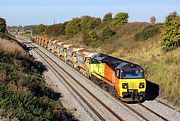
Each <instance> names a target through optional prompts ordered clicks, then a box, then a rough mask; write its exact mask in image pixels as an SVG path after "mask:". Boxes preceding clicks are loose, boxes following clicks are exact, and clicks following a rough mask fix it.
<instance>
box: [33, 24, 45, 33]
mask: <svg viewBox="0 0 180 121" xmlns="http://www.w3.org/2000/svg"><path fill="white" fill-rule="evenodd" d="M45 30H46V26H45V25H44V24H39V25H36V27H35V28H34V29H33V33H34V34H42V33H43V32H44V31H45Z"/></svg>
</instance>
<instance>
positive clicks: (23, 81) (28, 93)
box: [0, 46, 66, 121]
mask: <svg viewBox="0 0 180 121" xmlns="http://www.w3.org/2000/svg"><path fill="white" fill-rule="evenodd" d="M45 70H46V69H45V67H44V66H43V65H42V63H40V62H37V61H34V60H33V58H26V59H24V58H21V57H19V56H18V54H15V53H8V52H4V51H3V49H2V48H1V46H0V110H3V111H4V112H3V114H1V116H5V117H6V116H10V117H11V118H13V117H17V118H18V119H19V120H20V121H24V120H27V121H31V120H38V121H41V120H63V119H64V114H65V113H66V112H65V111H64V109H63V107H62V106H61V104H60V103H59V102H56V101H55V100H56V99H57V96H55V95H54V94H57V93H55V92H54V91H53V90H52V89H51V88H48V87H47V86H46V84H45V81H44V80H43V79H42V78H41V74H42V72H43V71H45ZM9 112H10V114H9Z"/></svg>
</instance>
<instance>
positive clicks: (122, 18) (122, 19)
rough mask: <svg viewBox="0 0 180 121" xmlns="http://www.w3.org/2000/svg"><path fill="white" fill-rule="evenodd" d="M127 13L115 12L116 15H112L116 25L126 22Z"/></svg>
mask: <svg viewBox="0 0 180 121" xmlns="http://www.w3.org/2000/svg"><path fill="white" fill-rule="evenodd" d="M128 18H129V16H128V13H117V14H116V16H115V17H114V22H115V23H116V24H117V25H123V24H125V23H127V22H128Z"/></svg>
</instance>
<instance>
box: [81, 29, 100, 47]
mask: <svg viewBox="0 0 180 121" xmlns="http://www.w3.org/2000/svg"><path fill="white" fill-rule="evenodd" d="M97 41H98V35H97V33H96V32H95V31H88V30H86V31H84V32H83V35H82V43H83V44H84V45H86V46H91V45H93V44H94V43H95V42H97Z"/></svg>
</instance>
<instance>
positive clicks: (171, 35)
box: [159, 12, 180, 50]
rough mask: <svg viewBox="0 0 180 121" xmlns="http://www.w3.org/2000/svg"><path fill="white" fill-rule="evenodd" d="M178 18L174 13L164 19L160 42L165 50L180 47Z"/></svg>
mask: <svg viewBox="0 0 180 121" xmlns="http://www.w3.org/2000/svg"><path fill="white" fill-rule="evenodd" d="M179 30H180V16H178V15H177V13H176V12H173V13H171V14H169V15H168V16H167V17H166V20H165V23H164V26H163V27H162V29H161V34H160V38H159V39H160V41H161V42H162V47H163V49H165V50H169V49H173V48H175V47H180V31H179Z"/></svg>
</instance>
